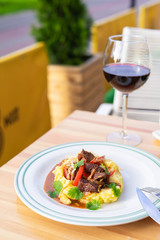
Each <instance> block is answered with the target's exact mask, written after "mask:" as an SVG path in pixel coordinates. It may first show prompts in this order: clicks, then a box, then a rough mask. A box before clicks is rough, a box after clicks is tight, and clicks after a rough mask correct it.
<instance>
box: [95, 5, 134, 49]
mask: <svg viewBox="0 0 160 240" xmlns="http://www.w3.org/2000/svg"><path fill="white" fill-rule="evenodd" d="M126 24H127V26H129V27H135V26H136V11H135V9H129V10H126V11H124V12H121V13H118V14H115V15H112V16H110V17H107V18H104V19H102V20H98V21H95V22H94V24H93V26H92V29H91V31H92V36H91V44H92V52H93V53H97V52H101V53H104V50H105V46H106V43H107V39H108V37H109V36H112V35H117V34H121V33H122V30H123V28H124V27H125V26H126Z"/></svg>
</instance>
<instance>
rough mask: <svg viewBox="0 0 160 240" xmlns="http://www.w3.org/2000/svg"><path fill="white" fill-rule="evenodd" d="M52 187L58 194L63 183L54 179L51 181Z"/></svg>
mask: <svg viewBox="0 0 160 240" xmlns="http://www.w3.org/2000/svg"><path fill="white" fill-rule="evenodd" d="M53 187H54V189H55V192H56V193H57V194H59V193H60V191H61V190H62V188H63V185H62V183H61V181H59V180H57V181H54V182H53Z"/></svg>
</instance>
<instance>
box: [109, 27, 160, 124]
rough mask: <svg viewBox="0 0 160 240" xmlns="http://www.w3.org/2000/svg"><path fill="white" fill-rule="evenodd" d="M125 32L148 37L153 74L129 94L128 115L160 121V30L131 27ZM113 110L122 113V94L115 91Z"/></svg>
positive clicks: (115, 112) (125, 29) (117, 113)
mask: <svg viewBox="0 0 160 240" xmlns="http://www.w3.org/2000/svg"><path fill="white" fill-rule="evenodd" d="M123 33H124V34H134V35H143V36H145V37H146V38H147V41H148V45H149V49H150V54H151V63H152V64H151V74H150V77H149V79H148V81H147V82H146V83H145V84H144V85H143V86H142V87H140V88H139V89H137V90H136V91H133V92H132V93H130V94H129V98H128V117H130V118H134V119H139V120H140V119H141V120H147V121H155V122H158V121H159V111H160V81H159V79H160V30H153V29H141V28H129V27H125V28H124V29H123ZM113 112H114V114H116V115H121V112H122V94H121V93H119V92H118V91H115V96H114V103H113Z"/></svg>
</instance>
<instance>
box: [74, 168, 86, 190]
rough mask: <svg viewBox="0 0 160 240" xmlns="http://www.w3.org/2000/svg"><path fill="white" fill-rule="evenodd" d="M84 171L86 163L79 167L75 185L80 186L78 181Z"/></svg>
mask: <svg viewBox="0 0 160 240" xmlns="http://www.w3.org/2000/svg"><path fill="white" fill-rule="evenodd" d="M83 173H84V165H82V166H80V167H79V169H78V172H77V174H76V177H75V179H74V181H73V186H78V182H79V180H80V179H81V177H82V175H83Z"/></svg>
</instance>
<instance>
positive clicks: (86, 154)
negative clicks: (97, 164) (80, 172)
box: [78, 149, 95, 162]
mask: <svg viewBox="0 0 160 240" xmlns="http://www.w3.org/2000/svg"><path fill="white" fill-rule="evenodd" d="M80 157H81V158H85V159H86V161H87V162H90V161H91V160H93V159H94V158H95V156H94V155H93V154H92V153H91V152H87V151H85V150H84V149H82V151H81V153H80V154H79V156H78V159H79V158H80Z"/></svg>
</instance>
